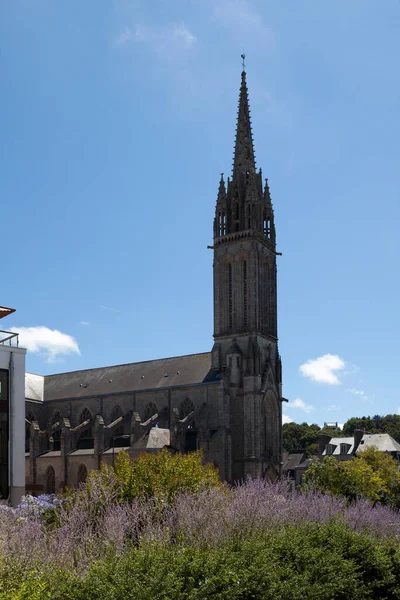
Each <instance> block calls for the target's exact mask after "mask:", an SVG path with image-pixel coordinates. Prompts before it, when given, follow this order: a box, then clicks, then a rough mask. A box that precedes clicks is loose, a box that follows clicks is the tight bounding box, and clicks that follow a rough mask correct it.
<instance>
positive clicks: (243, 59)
mask: <svg viewBox="0 0 400 600" xmlns="http://www.w3.org/2000/svg"><path fill="white" fill-rule="evenodd" d="M240 56H241V58H242V67H243V71H244V70H245V68H246V64H245V62H244V61H245V58H246V55H245V53H243V54H241V55H240Z"/></svg>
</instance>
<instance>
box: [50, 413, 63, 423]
mask: <svg viewBox="0 0 400 600" xmlns="http://www.w3.org/2000/svg"><path fill="white" fill-rule="evenodd" d="M56 423H59V424H60V426H61V413H60V412H59V411H58V410H56V412H55V413H54V415H53V417H52V419H51V424H52V425H55V424H56Z"/></svg>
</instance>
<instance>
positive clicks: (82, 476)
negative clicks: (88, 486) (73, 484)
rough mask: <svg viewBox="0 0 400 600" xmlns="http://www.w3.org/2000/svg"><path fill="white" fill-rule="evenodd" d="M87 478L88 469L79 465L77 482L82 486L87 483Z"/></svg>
mask: <svg viewBox="0 0 400 600" xmlns="http://www.w3.org/2000/svg"><path fill="white" fill-rule="evenodd" d="M86 477H87V468H86V467H85V465H83V464H82V465H79V469H78V480H77V483H78V485H80V484H81V483H85V481H86Z"/></svg>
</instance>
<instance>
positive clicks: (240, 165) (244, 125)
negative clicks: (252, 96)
mask: <svg viewBox="0 0 400 600" xmlns="http://www.w3.org/2000/svg"><path fill="white" fill-rule="evenodd" d="M255 170H256V160H255V156H254V146H253V135H252V132H251V120H250V108H249V94H248V90H247V82H246V72H245V71H242V83H241V86H240V94H239V108H238V118H237V127H236V140H235V153H234V157H233V177H234V178H235V177H238V176H239V173H246V172H249V173H250V172H251V173H255Z"/></svg>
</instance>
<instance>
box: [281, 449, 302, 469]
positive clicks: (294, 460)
mask: <svg viewBox="0 0 400 600" xmlns="http://www.w3.org/2000/svg"><path fill="white" fill-rule="evenodd" d="M304 458H305V452H304V451H301V450H300V452H285V453H284V456H283V471H291V470H292V469H295V468H296V467H298V466H299V464H300V463H301V462H302V461H304Z"/></svg>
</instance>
